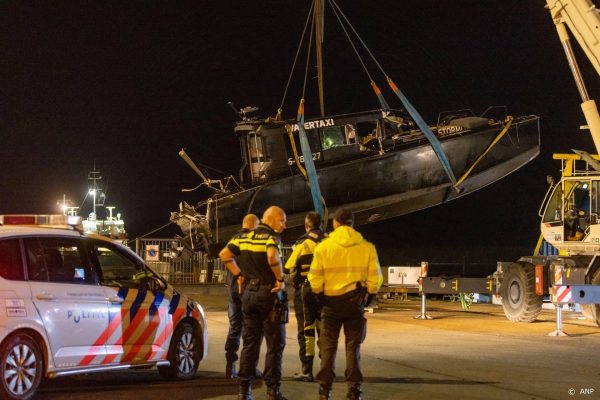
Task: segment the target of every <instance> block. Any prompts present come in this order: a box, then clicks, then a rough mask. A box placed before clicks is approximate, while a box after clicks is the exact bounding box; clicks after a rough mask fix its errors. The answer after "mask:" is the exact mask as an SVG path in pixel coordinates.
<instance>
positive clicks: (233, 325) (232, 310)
mask: <svg viewBox="0 0 600 400" xmlns="http://www.w3.org/2000/svg"><path fill="white" fill-rule="evenodd" d="M227 316H228V317H229V332H228V333H227V340H226V341H225V359H226V360H227V361H237V359H238V355H237V352H238V349H239V348H240V337H241V336H242V323H243V316H242V299H241V297H240V295H239V293H238V287H237V284H236V282H235V280H234V281H233V283H232V285H231V287H230V292H229V297H228V300H227Z"/></svg>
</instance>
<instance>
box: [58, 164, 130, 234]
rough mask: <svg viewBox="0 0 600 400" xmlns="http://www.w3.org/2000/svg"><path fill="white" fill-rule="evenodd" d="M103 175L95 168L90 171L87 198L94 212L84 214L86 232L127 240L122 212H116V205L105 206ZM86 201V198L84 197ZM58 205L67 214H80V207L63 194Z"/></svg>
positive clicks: (82, 217) (83, 221)
mask: <svg viewBox="0 0 600 400" xmlns="http://www.w3.org/2000/svg"><path fill="white" fill-rule="evenodd" d="M101 180H102V175H100V171H97V170H96V167H95V166H94V169H93V170H92V171H90V172H89V173H88V181H89V182H90V184H89V188H88V192H87V194H86V199H87V197H88V196H90V197H91V199H92V212H90V213H89V214H88V215H87V216H84V215H82V216H81V219H82V221H81V222H82V225H83V231H84V232H85V233H95V234H98V235H101V236H105V237H108V238H110V239H112V240H115V241H119V242H122V243H125V244H126V242H127V232H126V230H125V221H124V220H123V219H122V216H121V213H115V208H116V207H115V206H105V202H106V193H105V190H103V189H102V188H101V186H100V181H101ZM84 203H85V199H84ZM57 205H59V206H60V208H61V210H62V211H63V213H64V214H65V215H70V216H78V212H79V211H81V208H80V207H74V206H73V205H72V201H70V200H67V199H66V196H64V195H63V199H62V201H61V200H59V201H58V203H57ZM102 209H104V210H106V211H105V212H104V217H103V218H99V212H100V211H101V210H102Z"/></svg>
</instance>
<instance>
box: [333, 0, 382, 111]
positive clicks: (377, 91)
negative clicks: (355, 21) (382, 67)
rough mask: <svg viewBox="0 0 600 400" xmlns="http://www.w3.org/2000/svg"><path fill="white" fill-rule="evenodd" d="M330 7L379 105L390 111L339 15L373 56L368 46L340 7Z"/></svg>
mask: <svg viewBox="0 0 600 400" xmlns="http://www.w3.org/2000/svg"><path fill="white" fill-rule="evenodd" d="M330 5H331V9H332V10H333V13H334V14H335V17H336V18H337V20H338V22H339V23H340V26H341V27H342V30H343V31H344V33H345V34H346V38H347V39H348V42H349V43H350V46H352V49H353V50H354V53H355V54H356V57H357V58H358V61H359V62H360V64H361V65H362V67H363V69H364V70H365V73H366V74H367V76H368V77H369V80H370V81H371V87H372V88H373V91H374V92H375V95H376V96H377V99H378V100H379V103H380V104H381V108H383V109H385V110H389V109H390V106H389V105H388V103H387V101H386V100H385V98H384V97H383V94H382V93H381V90H379V87H378V86H377V84H376V83H375V80H374V79H373V77H372V76H371V74H370V73H369V69H368V68H367V66H366V65H365V62H364V61H363V59H362V57H361V56H360V53H359V52H358V49H357V48H356V46H355V45H354V42H353V41H352V38H351V37H350V34H349V33H348V31H347V30H346V26H345V25H344V23H343V22H342V19H341V18H340V15H339V14H342V16H343V17H344V20H345V21H346V23H347V24H348V26H350V28H352V31H353V32H354V34H355V35H356V36H357V37H358V39H359V40H360V42H361V43H362V45H363V46H364V47H365V48H366V49H367V51H368V52H369V54H371V52H370V51H369V49H368V48H367V46H366V45H365V43H364V42H363V41H362V40H361V39H360V36H359V35H358V33H357V32H356V30H355V29H354V27H353V26H352V24H351V23H350V21H348V18H346V16H345V15H344V13H343V12H342V10H341V9H340V7H339V6H338V5H337V3H336V2H335V1H334V0H330ZM371 57H373V55H372V54H371Z"/></svg>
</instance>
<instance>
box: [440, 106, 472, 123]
mask: <svg viewBox="0 0 600 400" xmlns="http://www.w3.org/2000/svg"><path fill="white" fill-rule="evenodd" d="M475 116H476V115H475V113H474V112H473V110H471V109H470V108H465V109H462V110H450V111H442V112H441V113H439V115H438V119H437V126H444V125H448V123H450V121H452V120H453V119H456V118H464V117H475Z"/></svg>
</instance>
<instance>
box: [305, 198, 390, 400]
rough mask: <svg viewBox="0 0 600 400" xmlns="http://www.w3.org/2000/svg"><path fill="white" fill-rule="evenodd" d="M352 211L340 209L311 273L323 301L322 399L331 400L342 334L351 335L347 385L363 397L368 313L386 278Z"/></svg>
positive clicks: (353, 399) (354, 397) (355, 398)
mask: <svg viewBox="0 0 600 400" xmlns="http://www.w3.org/2000/svg"><path fill="white" fill-rule="evenodd" d="M353 224H354V217H353V215H352V213H351V212H349V211H346V210H344V209H340V210H338V211H337V212H336V213H335V214H334V216H333V229H334V231H333V232H332V233H331V234H330V235H329V237H328V238H326V239H325V240H323V241H322V242H321V243H319V245H317V247H316V248H315V252H314V256H313V261H312V263H311V266H310V271H309V272H308V281H309V282H310V286H311V288H312V291H313V292H314V293H315V294H317V295H318V296H319V297H320V298H321V303H322V311H321V337H320V343H321V347H320V350H321V368H320V370H319V372H318V374H317V380H318V381H319V399H320V400H330V399H331V386H332V384H333V380H334V378H335V370H334V368H335V355H336V352H337V345H338V339H339V335H340V329H341V327H342V326H343V327H344V334H345V336H346V374H345V376H346V382H347V384H348V396H347V397H348V399H350V400H360V399H361V398H362V389H361V385H362V381H363V375H362V372H361V370H360V345H361V343H362V342H363V341H364V339H365V336H366V326H367V321H366V319H365V318H364V308H365V306H366V305H367V303H368V301H369V300H368V299H370V298H372V297H374V296H375V294H376V293H377V291H378V290H379V288H380V287H381V284H382V283H383V276H382V274H381V267H380V266H379V261H378V259H377V251H376V250H375V246H373V245H372V244H371V243H369V242H368V241H366V240H365V239H364V238H363V237H362V235H361V234H360V233H358V232H357V231H355V230H354V228H353V227H352V226H353Z"/></svg>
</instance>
